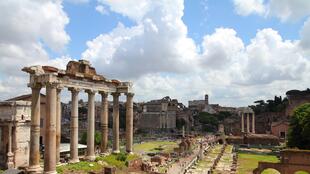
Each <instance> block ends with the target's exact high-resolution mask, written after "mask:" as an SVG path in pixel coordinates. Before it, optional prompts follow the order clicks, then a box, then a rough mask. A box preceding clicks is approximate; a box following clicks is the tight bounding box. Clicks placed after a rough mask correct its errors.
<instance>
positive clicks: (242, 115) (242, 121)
mask: <svg viewBox="0 0 310 174" xmlns="http://www.w3.org/2000/svg"><path fill="white" fill-rule="evenodd" d="M241 132H244V113H243V112H242V113H241Z"/></svg>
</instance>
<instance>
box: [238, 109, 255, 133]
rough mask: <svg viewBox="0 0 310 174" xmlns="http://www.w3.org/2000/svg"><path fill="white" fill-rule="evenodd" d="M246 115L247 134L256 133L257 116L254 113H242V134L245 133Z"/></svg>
mask: <svg viewBox="0 0 310 174" xmlns="http://www.w3.org/2000/svg"><path fill="white" fill-rule="evenodd" d="M250 114H251V115H252V131H250ZM244 115H245V116H246V121H247V123H246V132H247V133H250V132H252V133H255V114H254V113H241V132H245V130H244Z"/></svg>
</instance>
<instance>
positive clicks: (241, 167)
mask: <svg viewBox="0 0 310 174" xmlns="http://www.w3.org/2000/svg"><path fill="white" fill-rule="evenodd" d="M259 161H264V162H274V163H277V162H279V160H278V158H277V157H276V156H272V155H256V154H247V153H238V174H251V173H252V171H253V170H254V169H255V168H257V166H258V162H259ZM263 174H278V173H277V171H275V170H271V169H268V170H265V171H264V172H263Z"/></svg>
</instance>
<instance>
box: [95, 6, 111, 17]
mask: <svg viewBox="0 0 310 174" xmlns="http://www.w3.org/2000/svg"><path fill="white" fill-rule="evenodd" d="M95 9H96V11H98V12H99V13H100V14H102V15H106V14H109V11H108V10H107V9H106V8H105V7H104V6H103V5H97V6H96V8H95Z"/></svg>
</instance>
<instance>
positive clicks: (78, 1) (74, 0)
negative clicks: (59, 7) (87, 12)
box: [65, 0, 90, 4]
mask: <svg viewBox="0 0 310 174" xmlns="http://www.w3.org/2000/svg"><path fill="white" fill-rule="evenodd" d="M65 1H68V2H70V3H73V4H86V3H89V1H90V0H65Z"/></svg>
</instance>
